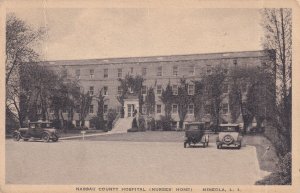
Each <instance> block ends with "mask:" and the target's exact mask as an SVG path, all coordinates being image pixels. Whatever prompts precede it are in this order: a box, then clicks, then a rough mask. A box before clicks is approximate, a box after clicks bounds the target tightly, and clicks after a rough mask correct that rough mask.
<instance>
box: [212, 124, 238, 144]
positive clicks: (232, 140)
mask: <svg viewBox="0 0 300 193" xmlns="http://www.w3.org/2000/svg"><path fill="white" fill-rule="evenodd" d="M242 138H243V137H242V135H241V134H240V127H239V125H238V124H220V126H219V135H218V136H217V139H216V144H217V148H218V149H221V148H223V147H236V148H238V149H240V148H241V146H242Z"/></svg>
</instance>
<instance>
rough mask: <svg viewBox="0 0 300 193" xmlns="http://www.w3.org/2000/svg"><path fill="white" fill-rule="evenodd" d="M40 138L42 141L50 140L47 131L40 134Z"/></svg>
mask: <svg viewBox="0 0 300 193" xmlns="http://www.w3.org/2000/svg"><path fill="white" fill-rule="evenodd" d="M42 139H43V141H44V142H49V140H50V135H49V134H48V133H44V134H43V135H42Z"/></svg>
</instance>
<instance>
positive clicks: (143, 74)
mask: <svg viewBox="0 0 300 193" xmlns="http://www.w3.org/2000/svg"><path fill="white" fill-rule="evenodd" d="M146 75H147V68H142V76H146Z"/></svg>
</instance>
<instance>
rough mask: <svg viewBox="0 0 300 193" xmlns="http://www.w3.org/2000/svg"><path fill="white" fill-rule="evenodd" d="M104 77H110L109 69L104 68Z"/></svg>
mask: <svg viewBox="0 0 300 193" xmlns="http://www.w3.org/2000/svg"><path fill="white" fill-rule="evenodd" d="M103 77H104V78H108V69H107V68H106V69H104V75H103Z"/></svg>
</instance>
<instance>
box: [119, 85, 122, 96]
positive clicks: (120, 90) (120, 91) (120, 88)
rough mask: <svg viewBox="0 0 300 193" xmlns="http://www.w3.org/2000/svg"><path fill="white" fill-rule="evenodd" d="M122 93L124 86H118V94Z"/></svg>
mask: <svg viewBox="0 0 300 193" xmlns="http://www.w3.org/2000/svg"><path fill="white" fill-rule="evenodd" d="M121 94H122V87H121V86H118V95H121Z"/></svg>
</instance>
